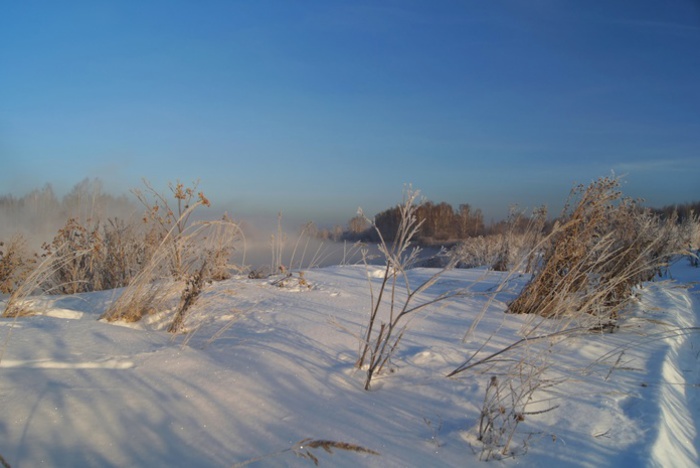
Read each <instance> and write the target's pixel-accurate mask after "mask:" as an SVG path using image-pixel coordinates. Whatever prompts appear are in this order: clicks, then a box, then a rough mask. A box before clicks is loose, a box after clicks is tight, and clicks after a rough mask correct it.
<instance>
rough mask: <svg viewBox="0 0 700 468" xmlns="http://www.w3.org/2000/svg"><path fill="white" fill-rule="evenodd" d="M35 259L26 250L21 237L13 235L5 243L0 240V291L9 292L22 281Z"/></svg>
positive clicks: (34, 263) (32, 266) (34, 264)
mask: <svg viewBox="0 0 700 468" xmlns="http://www.w3.org/2000/svg"><path fill="white" fill-rule="evenodd" d="M36 263H37V260H36V258H35V257H33V256H31V255H29V253H28V252H27V244H26V241H25V240H24V238H23V237H21V236H15V237H13V238H12V239H10V241H9V242H7V243H5V242H2V241H0V293H2V294H10V293H12V292H13V291H15V290H16V289H17V287H18V286H19V285H20V284H21V283H22V282H24V281H25V280H26V279H27V277H28V276H29V274H30V273H31V271H32V269H33V268H34V266H36Z"/></svg>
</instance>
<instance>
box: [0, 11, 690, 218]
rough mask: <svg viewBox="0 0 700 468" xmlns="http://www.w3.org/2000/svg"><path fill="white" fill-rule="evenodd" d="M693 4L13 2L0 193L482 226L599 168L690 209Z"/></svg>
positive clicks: (562, 192) (0, 29)
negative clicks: (440, 219)
mask: <svg viewBox="0 0 700 468" xmlns="http://www.w3.org/2000/svg"><path fill="white" fill-rule="evenodd" d="M698 50H700V7H698V4H697V2H694V1H692V0H687V1H683V0H672V1H669V2H655V1H651V0H640V1H633V0H628V1H621V2H573V1H559V0H556V1H554V0H545V1H541V2H505V1H503V2H501V1H489V2H461V1H445V2H420V1H382V2H377V1H354V2H342V1H334V0H329V1H309V2H286V1H255V2H243V1H233V0H232V1H207V2H185V1H147V2H142V1H114V2H93V1H71V2H49V1H46V2H42V1H27V2H13V3H9V4H5V5H4V6H3V12H2V15H0V162H1V166H2V170H1V171H0V194H7V193H12V194H14V195H22V194H23V193H25V192H27V191H29V190H31V189H34V188H38V187H41V186H42V185H44V184H45V183H47V182H48V183H51V184H52V185H53V186H54V188H55V189H56V191H57V192H58V193H61V192H64V191H67V190H69V189H70V188H71V187H72V186H73V185H75V184H76V183H77V182H79V181H80V180H82V179H84V178H85V177H91V178H92V177H98V178H100V179H101V180H102V181H103V182H104V185H105V187H106V189H107V190H108V191H109V192H111V193H114V194H122V193H128V191H129V190H130V189H131V188H138V187H139V186H140V185H141V182H140V181H141V179H142V178H146V179H148V180H150V181H151V183H152V184H153V185H154V186H156V187H159V188H163V189H165V188H166V187H167V182H168V181H174V180H176V179H179V180H182V181H183V182H185V183H188V182H191V181H193V180H196V179H199V180H200V188H201V189H202V190H203V191H204V192H205V193H206V194H207V196H208V197H209V198H211V199H212V201H213V203H214V206H215V207H216V208H218V209H220V210H228V211H229V212H231V213H232V214H233V215H234V216H266V215H273V214H275V213H277V212H280V211H281V212H282V213H283V214H284V215H285V216H288V217H291V218H294V219H304V220H314V221H316V222H318V223H319V224H334V223H338V224H342V223H344V222H345V221H347V220H348V219H349V218H350V217H352V216H354V214H355V212H356V210H357V207H358V206H361V207H363V209H364V210H365V212H366V213H369V214H373V213H376V212H377V211H379V210H382V209H385V208H388V207H389V206H392V205H394V204H396V203H397V202H399V201H400V199H401V192H402V188H403V186H404V184H406V183H411V184H412V185H413V186H414V187H415V188H418V189H420V190H421V192H422V193H423V194H424V195H425V197H427V198H428V199H430V200H433V201H435V202H439V201H447V202H449V203H452V204H453V205H455V206H456V205H458V204H459V203H469V204H471V205H472V206H473V207H475V208H481V209H482V210H483V211H484V213H485V215H486V217H487V219H491V218H500V217H503V216H504V215H505V213H506V212H507V211H508V207H509V205H512V204H517V205H518V206H520V207H522V208H525V209H526V208H532V207H535V206H538V205H541V204H547V205H549V206H550V207H551V208H552V210H558V209H559V208H560V207H561V205H562V204H563V202H564V201H565V198H566V196H567V194H568V192H569V190H570V189H571V187H572V186H573V185H574V184H575V183H584V184H585V183H588V182H590V181H591V180H593V179H596V178H598V177H600V176H607V175H610V174H611V172H612V171H614V172H615V173H616V174H619V175H624V179H623V180H624V186H623V190H624V192H625V194H626V195H629V196H632V197H639V198H644V199H645V200H646V202H647V204H649V205H652V206H661V205H665V204H673V203H683V202H688V201H693V200H697V199H700V191H699V190H698V186H699V184H698V180H699V179H700V85H699V83H700V54H699V53H698Z"/></svg>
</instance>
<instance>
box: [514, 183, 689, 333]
mask: <svg viewBox="0 0 700 468" xmlns="http://www.w3.org/2000/svg"><path fill="white" fill-rule="evenodd" d="M618 188H619V181H618V180H617V179H616V178H601V179H599V180H597V181H595V182H593V183H592V184H591V185H589V186H588V187H587V188H584V187H582V186H579V187H577V188H576V189H574V191H572V197H578V203H577V204H576V206H575V207H574V208H573V209H571V210H568V209H567V210H565V214H564V216H563V217H562V220H561V221H560V224H559V225H557V226H555V228H554V231H553V233H552V234H551V239H550V244H549V246H548V247H547V249H546V251H545V252H544V257H543V259H542V265H541V267H539V269H538V270H537V271H536V274H535V276H534V277H533V279H532V280H531V281H530V283H528V284H527V286H526V287H525V288H524V289H523V291H522V292H521V294H520V296H519V297H518V298H516V299H515V300H514V301H513V302H511V303H510V305H509V311H510V312H512V313H525V314H539V315H542V316H544V317H558V316H562V315H569V314H575V313H579V312H583V313H587V314H590V315H591V316H594V317H596V318H599V319H601V320H602V321H606V320H614V319H616V318H617V314H618V313H619V312H620V311H621V310H622V309H623V308H624V307H625V306H626V305H627V303H628V301H629V300H630V299H631V297H632V288H633V287H634V286H635V285H638V284H639V283H641V282H643V281H648V280H650V279H652V278H653V277H654V275H655V274H656V273H658V272H660V270H661V268H663V267H664V265H665V264H666V262H667V261H668V258H669V256H670V255H671V254H672V253H674V252H678V251H679V249H680V246H679V242H678V241H679V236H678V235H677V229H675V227H674V223H673V221H670V220H669V221H666V222H662V221H661V220H660V219H659V218H658V217H657V216H655V215H653V214H651V212H650V211H648V210H643V209H641V208H640V207H639V206H638V204H637V203H636V202H634V201H632V200H630V199H628V198H623V197H622V194H621V192H620V191H619V190H618Z"/></svg>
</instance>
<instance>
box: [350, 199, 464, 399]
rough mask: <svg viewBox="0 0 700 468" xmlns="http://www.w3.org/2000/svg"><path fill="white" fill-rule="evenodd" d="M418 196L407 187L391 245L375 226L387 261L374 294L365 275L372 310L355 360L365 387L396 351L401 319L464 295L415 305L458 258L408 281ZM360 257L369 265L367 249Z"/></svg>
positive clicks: (413, 254) (401, 332)
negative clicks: (415, 282)
mask: <svg viewBox="0 0 700 468" xmlns="http://www.w3.org/2000/svg"><path fill="white" fill-rule="evenodd" d="M418 196H419V192H417V191H413V190H412V189H410V188H409V189H407V190H406V193H405V194H404V201H403V203H402V204H401V205H400V206H399V212H400V220H399V226H398V231H397V233H396V238H395V239H394V242H393V243H392V244H391V245H389V244H388V243H387V242H386V241H385V240H384V237H383V236H382V233H381V231H380V230H379V229H378V228H377V227H376V225H375V230H376V232H377V235H378V236H379V239H380V244H379V251H380V253H381V254H382V255H383V256H384V260H385V262H386V264H385V267H384V271H383V274H382V277H381V284H380V286H379V291H378V292H377V294H376V296H375V293H374V287H373V285H372V281H371V278H370V275H369V274H368V278H367V279H368V283H369V290H370V303H371V309H370V315H369V319H368V323H367V327H366V329H365V331H364V333H363V335H364V339H363V340H362V341H361V343H360V350H359V353H358V359H357V361H356V363H355V367H357V368H365V369H366V374H365V383H364V388H365V390H369V389H370V386H371V382H372V379H373V377H374V376H375V375H377V374H379V373H380V372H381V371H382V369H383V368H384V367H385V366H386V364H387V363H388V362H389V360H390V359H391V357H392V356H393V354H394V352H395V351H396V349H397V347H398V345H399V343H400V342H401V339H402V338H403V336H404V333H405V332H406V329H407V324H406V323H404V320H405V319H406V318H407V317H408V316H409V315H411V314H413V313H414V312H417V311H419V310H421V309H423V308H425V307H427V306H429V305H433V304H436V303H438V302H440V301H444V300H447V299H450V298H453V297H457V296H458V295H462V294H463V292H461V291H460V292H454V293H446V294H443V295H440V296H438V297H437V298H435V299H432V300H429V301H426V302H422V303H418V304H416V299H417V297H418V296H419V295H420V294H421V293H422V292H424V291H426V290H427V289H428V288H430V287H431V286H433V285H434V284H435V283H436V282H437V280H438V279H439V278H440V276H441V275H442V274H443V273H444V272H445V271H447V270H450V269H452V268H454V266H455V265H456V264H457V262H458V260H459V258H458V257H456V256H453V257H451V258H450V260H449V261H448V263H447V265H445V266H444V267H443V268H442V269H440V270H439V271H437V272H436V273H435V274H434V275H432V276H431V277H430V278H428V279H427V280H425V281H424V282H423V283H422V284H420V285H418V286H416V287H412V286H411V285H410V284H409V281H408V277H407V274H406V272H407V270H408V269H409V268H410V267H411V266H412V265H413V264H415V262H416V261H417V259H418V254H419V253H420V248H419V247H412V245H411V244H412V240H413V239H414V238H415V236H416V234H417V233H418V231H419V229H420V226H421V222H419V221H418V220H417V216H416V211H417V209H418V207H419V206H420V204H419V203H417V199H418ZM363 257H364V259H365V265H366V266H368V261H367V251H366V250H364V252H363ZM399 278H402V280H399ZM387 296H388V297H387Z"/></svg>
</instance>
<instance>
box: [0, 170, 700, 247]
mask: <svg viewBox="0 0 700 468" xmlns="http://www.w3.org/2000/svg"><path fill="white" fill-rule="evenodd" d="M138 208H139V205H138V204H137V203H135V202H134V201H133V200H132V199H131V198H130V197H128V196H127V195H119V196H112V195H109V194H106V193H104V191H103V189H102V183H101V182H100V181H99V179H92V180H91V179H84V180H83V181H81V182H80V183H78V184H76V185H75V187H73V189H72V190H71V191H70V192H69V193H68V194H67V195H65V196H63V197H60V198H59V197H57V196H56V194H55V192H54V190H53V188H52V187H51V185H50V184H46V185H45V186H44V187H42V188H41V189H36V190H33V191H32V192H30V193H28V194H26V195H24V196H22V197H14V196H12V195H10V194H7V195H1V196H0V241H2V240H6V239H7V238H9V237H10V233H11V232H14V233H17V232H18V231H19V233H20V234H23V235H24V236H25V237H26V238H28V239H29V240H38V239H41V241H42V242H43V241H46V240H50V239H51V238H52V237H53V235H54V234H55V233H56V231H57V230H58V229H59V228H60V227H62V226H63V225H64V224H65V222H66V220H67V219H69V218H77V219H81V220H82V221H87V220H89V219H92V220H95V219H101V220H102V221H106V220H107V219H109V218H115V217H119V218H121V219H127V220H128V219H129V218H132V217H133V216H134V214H135V213H134V212H135V211H137V210H138ZM651 210H652V211H653V212H654V213H656V214H657V215H659V216H661V217H662V218H668V217H671V216H677V217H678V221H679V222H682V221H683V220H685V219H687V218H688V217H690V216H692V215H695V216H697V215H698V214H700V201H694V202H689V203H682V204H677V205H667V206H663V207H661V208H651ZM417 216H418V220H419V221H422V223H423V224H422V225H421V229H420V231H419V233H418V236H417V239H418V241H419V242H420V243H422V244H424V245H438V244H448V243H451V242H457V241H460V240H464V239H468V238H471V237H479V236H488V235H492V234H502V233H504V232H506V230H511V231H514V232H516V233H517V232H519V231H524V230H525V229H526V228H527V226H528V225H529V224H530V223H531V222H532V220H533V218H534V217H537V218H544V219H547V221H546V223H545V229H546V228H547V226H548V225H551V224H553V222H554V219H551V218H548V216H547V212H546V208H545V207H541V208H537V209H535V210H533V211H532V212H531V213H522V212H513V213H512V214H511V216H510V217H509V218H508V219H505V220H500V221H492V222H490V223H486V222H485V221H484V218H485V216H484V214H483V212H482V211H481V209H479V208H474V207H472V206H471V205H470V204H468V203H462V204H460V205H459V206H458V207H457V208H454V207H453V206H452V205H450V204H449V203H446V202H440V203H434V202H431V201H427V202H425V203H423V204H422V205H421V206H420V207H419V209H418V211H417ZM400 218H401V216H400V211H399V206H398V205H397V206H394V207H392V208H389V209H387V210H384V211H382V212H380V213H378V214H377V215H376V216H375V217H374V219H373V220H370V219H368V218H367V217H365V216H362V215H357V216H355V217H353V218H351V219H350V220H349V221H348V223H347V225H346V226H335V227H334V228H333V229H317V228H316V227H315V225H313V223H309V224H308V225H307V227H308V226H309V225H313V226H314V228H313V229H307V234H311V235H313V236H315V237H318V238H322V239H328V240H336V241H338V240H350V241H357V240H361V241H367V242H374V241H377V240H379V239H378V235H377V232H376V230H375V229H374V228H373V227H372V225H371V223H372V222H374V224H375V225H376V227H377V228H378V229H379V230H380V232H381V233H382V236H383V237H384V239H385V240H387V241H392V240H394V236H395V233H396V230H397V228H398V224H399V220H400ZM30 243H31V242H30ZM39 245H40V244H39ZM34 247H37V245H36V244H35V245H34Z"/></svg>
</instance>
